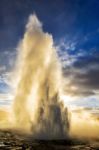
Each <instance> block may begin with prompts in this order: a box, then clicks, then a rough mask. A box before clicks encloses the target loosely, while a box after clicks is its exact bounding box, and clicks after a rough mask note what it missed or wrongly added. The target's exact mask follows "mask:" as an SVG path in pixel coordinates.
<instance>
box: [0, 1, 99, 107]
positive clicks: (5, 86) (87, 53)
mask: <svg viewBox="0 0 99 150" xmlns="http://www.w3.org/2000/svg"><path fill="white" fill-rule="evenodd" d="M33 13H35V14H36V15H37V16H38V18H39V19H40V20H41V22H42V24H43V30H44V31H45V32H48V33H50V34H52V36H53V39H54V44H55V47H56V49H57V53H58V56H59V59H60V61H61V64H62V71H63V76H64V80H63V84H64V87H65V89H64V95H65V96H64V97H63V98H64V99H66V104H67V105H70V106H79V107H99V1H98V0H54V1H53V0H9V1H8V0H0V106H8V105H10V104H11V102H12V101H11V99H12V97H13V96H12V95H11V91H12V85H11V83H12V82H10V76H11V75H12V74H11V73H12V70H13V68H14V66H15V58H16V53H17V50H16V47H17V45H18V42H19V41H20V39H22V37H23V34H24V31H25V25H26V23H27V19H28V17H29V15H30V14H33Z"/></svg>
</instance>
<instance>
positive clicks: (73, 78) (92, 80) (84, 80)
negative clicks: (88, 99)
mask: <svg viewBox="0 0 99 150" xmlns="http://www.w3.org/2000/svg"><path fill="white" fill-rule="evenodd" d="M65 42H66V41H65ZM65 42H64V40H63V41H62V43H60V44H59V45H58V46H57V49H58V50H57V51H58V54H59V58H60V61H61V63H62V68H63V76H64V81H63V83H64V91H65V94H67V95H72V96H78V97H79V96H82V97H84V96H91V95H98V94H99V67H98V66H99V53H98V52H97V50H94V51H93V49H90V51H88V52H87V51H85V50H83V49H79V50H77V43H78V42H77V41H76V42H75V44H74V45H75V48H74V49H75V51H74V53H71V51H72V50H71V47H69V48H68V46H67V45H68V44H65ZM67 43H68V41H67ZM71 43H74V41H71Z"/></svg>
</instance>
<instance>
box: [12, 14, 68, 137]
mask: <svg viewBox="0 0 99 150" xmlns="http://www.w3.org/2000/svg"><path fill="white" fill-rule="evenodd" d="M18 49H19V56H18V61H19V72H18V74H19V81H18V86H17V90H16V95H15V99H14V113H15V123H16V125H17V126H18V127H19V128H21V127H22V128H24V130H27V131H30V132H32V133H33V136H34V137H35V138H48V139H50V138H55V139H57V138H66V137H67V135H68V127H69V124H68V115H67V109H66V108H64V107H63V105H62V104H61V102H60V101H59V96H60V90H61V88H62V86H61V67H60V65H59V62H58V59H57V55H56V50H55V48H54V46H53V38H52V36H51V35H49V34H48V33H44V32H43V30H42V24H41V22H40V21H39V20H38V18H37V17H36V15H31V16H30V17H29V21H28V23H27V25H26V32H25V34H24V37H23V39H22V41H21V42H20V46H19V48H18Z"/></svg>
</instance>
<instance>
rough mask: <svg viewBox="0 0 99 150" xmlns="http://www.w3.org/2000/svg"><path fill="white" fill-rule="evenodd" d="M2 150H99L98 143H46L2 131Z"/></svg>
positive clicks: (68, 141) (0, 146)
mask: <svg viewBox="0 0 99 150" xmlns="http://www.w3.org/2000/svg"><path fill="white" fill-rule="evenodd" d="M0 150H99V143H98V141H94V142H86V141H80V140H77V139H76V140H74V139H72V140H56V141H44V140H33V139H30V138H29V139H28V138H26V137H25V138H24V136H22V135H19V134H16V133H15V132H11V131H10V132H9V131H0Z"/></svg>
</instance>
